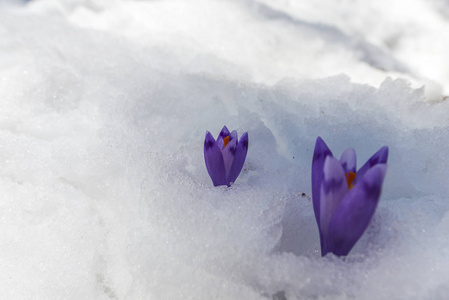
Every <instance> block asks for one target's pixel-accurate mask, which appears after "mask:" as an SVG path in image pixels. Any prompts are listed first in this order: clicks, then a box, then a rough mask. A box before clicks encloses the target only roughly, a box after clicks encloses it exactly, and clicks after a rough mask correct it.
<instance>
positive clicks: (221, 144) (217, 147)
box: [204, 126, 248, 186]
mask: <svg viewBox="0 0 449 300" xmlns="http://www.w3.org/2000/svg"><path fill="white" fill-rule="evenodd" d="M247 152H248V133H247V132H245V133H244V134H243V135H242V136H241V137H240V140H238V136H237V131H235V130H234V131H232V132H231V133H230V132H229V130H228V128H227V127H226V126H224V127H223V129H222V130H221V131H220V134H219V135H218V137H217V140H215V139H214V137H213V136H212V134H211V133H210V132H209V131H206V139H205V140H204V160H205V161H206V168H207V172H209V176H210V178H211V179H212V182H213V183H214V186H219V185H227V186H231V183H233V182H234V181H235V180H236V179H237V176H239V174H240V171H241V170H242V168H243V163H244V162H245V159H246V153H247Z"/></svg>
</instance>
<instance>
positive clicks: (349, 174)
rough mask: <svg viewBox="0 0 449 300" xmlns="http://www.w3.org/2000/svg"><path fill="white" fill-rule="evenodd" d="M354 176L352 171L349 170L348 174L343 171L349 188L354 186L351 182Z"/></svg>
mask: <svg viewBox="0 0 449 300" xmlns="http://www.w3.org/2000/svg"><path fill="white" fill-rule="evenodd" d="M355 176H356V174H355V173H354V172H349V173H348V174H346V173H345V177H346V182H347V183H348V188H349V189H352V188H353V187H354V185H353V184H352V182H353V181H354V179H355Z"/></svg>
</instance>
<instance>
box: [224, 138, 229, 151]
mask: <svg viewBox="0 0 449 300" xmlns="http://www.w3.org/2000/svg"><path fill="white" fill-rule="evenodd" d="M223 142H224V146H223V149H224V148H226V145H227V144H228V143H229V135H228V136H227V137H225V138H224V139H223Z"/></svg>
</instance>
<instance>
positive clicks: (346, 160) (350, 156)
mask: <svg viewBox="0 0 449 300" xmlns="http://www.w3.org/2000/svg"><path fill="white" fill-rule="evenodd" d="M340 164H341V166H342V167H343V170H344V171H345V173H346V174H348V173H349V172H353V173H355V172H356V170H357V167H356V165H357V156H356V154H355V150H354V149H352V148H349V149H346V150H345V152H343V154H342V155H341V158H340Z"/></svg>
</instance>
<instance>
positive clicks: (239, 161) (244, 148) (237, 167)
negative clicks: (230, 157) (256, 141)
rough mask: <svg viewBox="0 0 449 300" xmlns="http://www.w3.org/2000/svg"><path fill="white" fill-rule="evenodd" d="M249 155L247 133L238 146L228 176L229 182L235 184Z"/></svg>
mask: <svg viewBox="0 0 449 300" xmlns="http://www.w3.org/2000/svg"><path fill="white" fill-rule="evenodd" d="M247 153H248V133H247V132H245V133H244V134H243V135H242V136H241V137H240V141H239V142H238V144H237V149H236V151H235V155H234V161H233V162H232V165H231V169H230V171H229V174H228V179H227V180H228V181H229V182H234V181H235V180H236V179H237V177H238V176H239V174H240V171H242V168H243V164H244V162H245V159H246V154H247Z"/></svg>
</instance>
